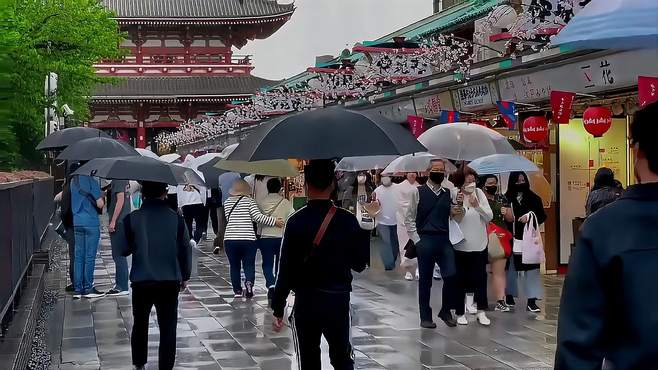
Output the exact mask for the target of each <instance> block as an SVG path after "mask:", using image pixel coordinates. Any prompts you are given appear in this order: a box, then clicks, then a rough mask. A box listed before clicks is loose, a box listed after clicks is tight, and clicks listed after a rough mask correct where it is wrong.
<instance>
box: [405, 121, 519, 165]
mask: <svg viewBox="0 0 658 370" xmlns="http://www.w3.org/2000/svg"><path fill="white" fill-rule="evenodd" d="M418 141H420V143H421V144H423V145H424V146H425V147H426V148H427V149H428V152H430V153H432V154H434V155H436V156H438V157H441V158H447V159H453V160H457V161H472V160H475V159H478V158H481V157H484V156H487V155H491V154H516V150H514V148H513V147H512V145H511V144H510V143H509V141H508V140H507V138H506V137H505V136H503V135H501V134H499V133H498V132H496V131H494V130H492V129H490V128H487V127H484V126H480V125H476V124H471V123H465V122H458V123H448V124H444V125H439V126H435V127H432V128H431V129H429V130H427V131H425V133H423V134H422V135H420V137H419V138H418Z"/></svg>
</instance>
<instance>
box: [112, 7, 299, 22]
mask: <svg viewBox="0 0 658 370" xmlns="http://www.w3.org/2000/svg"><path fill="white" fill-rule="evenodd" d="M294 12H295V9H294V8H293V9H291V10H290V11H287V12H284V13H278V14H268V15H262V16H249V17H119V16H117V17H112V19H114V20H116V21H117V22H119V23H139V22H144V23H150V22H171V23H204V22H206V23H219V24H222V23H225V24H239V23H241V22H249V21H252V22H253V21H260V23H265V22H278V21H281V20H284V19H286V18H290V17H291V16H292V14H293V13H294Z"/></svg>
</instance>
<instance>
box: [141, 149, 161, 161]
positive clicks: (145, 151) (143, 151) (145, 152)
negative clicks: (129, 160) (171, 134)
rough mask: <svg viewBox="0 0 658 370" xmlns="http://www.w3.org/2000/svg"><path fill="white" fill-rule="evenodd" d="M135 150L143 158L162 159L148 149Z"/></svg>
mask: <svg viewBox="0 0 658 370" xmlns="http://www.w3.org/2000/svg"><path fill="white" fill-rule="evenodd" d="M135 150H136V151H137V153H139V155H141V156H143V157H149V158H153V159H160V157H158V155H157V154H155V153H153V152H152V151H150V150H148V149H142V148H135Z"/></svg>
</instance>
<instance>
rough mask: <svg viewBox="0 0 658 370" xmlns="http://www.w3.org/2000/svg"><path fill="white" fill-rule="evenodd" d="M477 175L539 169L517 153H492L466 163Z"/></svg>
mask: <svg viewBox="0 0 658 370" xmlns="http://www.w3.org/2000/svg"><path fill="white" fill-rule="evenodd" d="M468 167H470V168H472V169H473V170H474V171H475V172H477V173H478V175H489V174H496V173H503V172H512V171H524V172H533V171H539V167H537V165H536V164H534V163H532V161H531V160H529V159H528V158H526V157H524V156H521V155H518V154H492V155H488V156H486V157H482V158H478V159H476V160H474V161H472V162H471V163H469V164H468Z"/></svg>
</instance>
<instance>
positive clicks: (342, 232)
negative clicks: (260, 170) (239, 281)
mask: <svg viewBox="0 0 658 370" xmlns="http://www.w3.org/2000/svg"><path fill="white" fill-rule="evenodd" d="M304 175H305V180H306V185H307V187H308V197H309V202H308V204H307V205H306V206H305V207H304V208H302V209H300V210H299V211H297V212H296V213H294V214H293V215H292V216H290V218H289V219H288V222H287V225H286V229H285V233H284V235H283V242H282V245H281V260H280V263H279V273H278V277H277V282H276V287H275V288H274V296H273V299H272V309H273V310H274V323H273V326H274V329H275V330H277V331H279V330H281V328H282V327H283V315H284V308H285V305H286V299H287V297H288V294H289V293H290V291H291V290H293V291H294V292H295V306H294V308H293V315H292V317H293V319H292V320H291V321H292V326H293V328H294V329H296V331H297V338H296V339H295V340H296V343H297V347H298V349H297V351H298V355H299V362H300V367H301V368H302V369H303V370H316V369H317V370H319V369H320V368H321V363H320V340H321V336H322V335H324V337H325V339H326V340H327V343H328V344H329V358H330V359H331V364H332V366H333V367H334V369H336V370H352V369H354V359H353V355H352V346H351V344H350V341H349V335H350V334H349V333H350V331H349V328H350V316H349V311H350V292H351V290H352V272H351V270H354V271H357V272H361V271H363V270H364V269H365V268H366V264H367V263H368V259H369V255H370V243H369V233H368V231H365V230H362V229H361V228H360V227H359V224H358V222H357V220H356V217H355V216H354V215H353V214H352V213H350V212H348V211H346V210H344V209H341V208H336V207H335V206H334V204H333V202H332V201H331V200H330V196H331V194H332V191H333V190H334V187H335V177H334V166H333V163H332V162H330V161H325V160H318V161H311V163H310V164H309V165H308V166H306V168H305V169H304ZM332 214H333V215H332ZM328 215H329V216H328ZM323 225H326V227H325V228H323V227H322V226H323ZM322 229H324V230H325V232H324V233H322V231H321V230H322Z"/></svg>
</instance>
